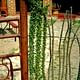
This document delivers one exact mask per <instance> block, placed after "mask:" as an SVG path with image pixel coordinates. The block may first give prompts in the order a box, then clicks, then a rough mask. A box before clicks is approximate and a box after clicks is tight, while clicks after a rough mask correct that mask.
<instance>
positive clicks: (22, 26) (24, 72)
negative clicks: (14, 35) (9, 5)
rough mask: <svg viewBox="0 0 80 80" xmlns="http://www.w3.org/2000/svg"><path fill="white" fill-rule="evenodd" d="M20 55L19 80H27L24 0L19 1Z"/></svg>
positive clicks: (26, 26) (26, 32)
mask: <svg viewBox="0 0 80 80" xmlns="http://www.w3.org/2000/svg"><path fill="white" fill-rule="evenodd" d="M20 53H21V57H20V58H21V80H28V23H27V3H25V0H20Z"/></svg>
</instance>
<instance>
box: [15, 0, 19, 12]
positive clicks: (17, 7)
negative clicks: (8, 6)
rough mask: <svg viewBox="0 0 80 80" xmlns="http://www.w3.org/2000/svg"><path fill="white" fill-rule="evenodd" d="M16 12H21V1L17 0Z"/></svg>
mask: <svg viewBox="0 0 80 80" xmlns="http://www.w3.org/2000/svg"><path fill="white" fill-rule="evenodd" d="M15 2H16V12H20V0H16V1H15Z"/></svg>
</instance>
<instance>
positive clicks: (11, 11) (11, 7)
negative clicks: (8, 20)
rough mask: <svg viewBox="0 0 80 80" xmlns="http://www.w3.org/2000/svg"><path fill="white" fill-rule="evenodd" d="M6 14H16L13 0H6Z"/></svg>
mask: <svg viewBox="0 0 80 80" xmlns="http://www.w3.org/2000/svg"><path fill="white" fill-rule="evenodd" d="M7 6H8V15H11V16H14V15H15V14H16V6H15V0H7Z"/></svg>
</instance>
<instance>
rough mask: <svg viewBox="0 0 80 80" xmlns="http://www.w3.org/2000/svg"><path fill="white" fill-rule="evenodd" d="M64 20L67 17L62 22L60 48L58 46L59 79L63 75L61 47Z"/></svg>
mask: <svg viewBox="0 0 80 80" xmlns="http://www.w3.org/2000/svg"><path fill="white" fill-rule="evenodd" d="M64 22H65V19H64V20H63V24H62V29H61V34H60V41H59V48H58V52H59V75H58V80H60V79H61V77H60V75H61V51H60V48H61V39H62V34H63V28H64Z"/></svg>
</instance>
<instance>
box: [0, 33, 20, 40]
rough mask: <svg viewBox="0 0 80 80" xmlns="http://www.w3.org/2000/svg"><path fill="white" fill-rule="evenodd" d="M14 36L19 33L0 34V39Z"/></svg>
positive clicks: (18, 35)
mask: <svg viewBox="0 0 80 80" xmlns="http://www.w3.org/2000/svg"><path fill="white" fill-rule="evenodd" d="M14 37H20V34H5V35H0V39H4V38H14Z"/></svg>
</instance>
